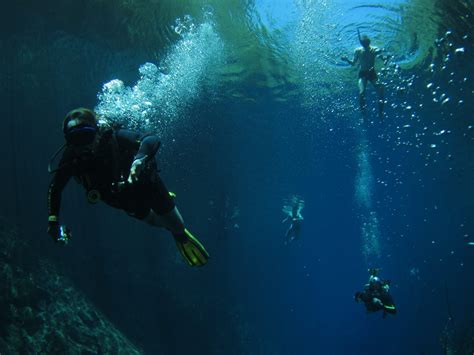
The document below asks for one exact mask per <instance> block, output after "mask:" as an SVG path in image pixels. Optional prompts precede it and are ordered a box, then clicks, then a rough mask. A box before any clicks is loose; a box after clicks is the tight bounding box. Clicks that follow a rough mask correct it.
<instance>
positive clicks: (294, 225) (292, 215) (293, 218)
mask: <svg viewBox="0 0 474 355" xmlns="http://www.w3.org/2000/svg"><path fill="white" fill-rule="evenodd" d="M290 203H291V205H284V206H283V213H285V214H286V215H287V216H286V217H285V219H283V221H281V223H286V222H287V221H290V222H291V223H290V226H289V227H288V229H287V231H286V233H285V244H288V243H290V242H292V241H293V240H295V239H299V237H300V232H301V222H302V221H303V219H304V218H303V216H302V215H301V211H302V210H303V207H304V201H303V199H302V198H300V197H298V196H292V197H291V198H290Z"/></svg>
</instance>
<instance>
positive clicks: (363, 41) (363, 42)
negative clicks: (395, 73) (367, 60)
mask: <svg viewBox="0 0 474 355" xmlns="http://www.w3.org/2000/svg"><path fill="white" fill-rule="evenodd" d="M360 44H361V45H362V47H364V48H369V47H370V38H369V37H368V36H367V35H363V36H362V37H360Z"/></svg>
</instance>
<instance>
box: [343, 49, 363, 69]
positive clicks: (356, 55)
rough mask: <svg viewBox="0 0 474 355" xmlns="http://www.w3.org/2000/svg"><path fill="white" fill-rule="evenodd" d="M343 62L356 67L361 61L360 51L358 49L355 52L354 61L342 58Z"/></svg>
mask: <svg viewBox="0 0 474 355" xmlns="http://www.w3.org/2000/svg"><path fill="white" fill-rule="evenodd" d="M341 60H343V61H345V62H347V63H349V64H350V65H352V66H354V65H356V64H357V62H358V61H359V51H358V50H357V49H356V50H355V51H354V58H353V59H352V60H350V59H349V58H347V57H346V56H344V57H342V58H341Z"/></svg>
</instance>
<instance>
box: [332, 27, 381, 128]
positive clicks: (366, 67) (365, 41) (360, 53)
mask: <svg viewBox="0 0 474 355" xmlns="http://www.w3.org/2000/svg"><path fill="white" fill-rule="evenodd" d="M357 35H358V37H359V42H360V44H361V46H362V47H359V48H356V50H355V51H354V58H353V59H352V60H350V59H349V58H347V56H343V57H341V60H343V61H345V62H347V63H349V64H350V65H352V66H356V65H357V66H358V67H359V81H358V85H359V105H360V110H361V112H362V116H363V117H364V118H365V117H366V109H367V105H366V103H365V92H366V89H367V82H368V81H370V82H371V83H372V85H373V86H374V87H375V90H376V91H377V97H378V114H379V118H380V119H381V120H383V116H384V112H383V108H384V103H385V101H384V100H385V99H384V86H383V84H381V83H379V82H378V77H377V72H376V71H375V58H376V57H377V56H380V55H381V53H382V50H381V49H380V48H377V47H373V46H371V45H370V38H369V37H367V36H366V35H363V36H362V37H361V35H360V32H359V29H357ZM383 59H384V58H383ZM385 60H387V59H385Z"/></svg>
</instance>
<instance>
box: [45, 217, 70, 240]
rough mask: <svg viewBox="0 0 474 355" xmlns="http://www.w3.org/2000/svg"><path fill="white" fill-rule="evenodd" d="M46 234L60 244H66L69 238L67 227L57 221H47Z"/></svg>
mask: <svg viewBox="0 0 474 355" xmlns="http://www.w3.org/2000/svg"><path fill="white" fill-rule="evenodd" d="M48 234H49V235H50V236H51V238H53V240H54V242H55V243H59V244H62V245H65V244H67V242H68V241H69V239H70V238H71V231H70V230H69V228H67V227H66V226H61V225H59V223H58V222H51V221H50V222H48Z"/></svg>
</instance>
